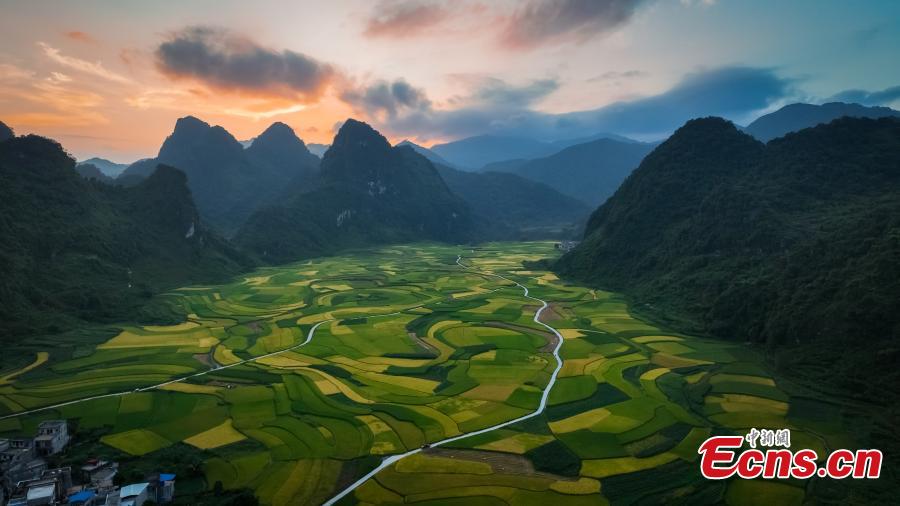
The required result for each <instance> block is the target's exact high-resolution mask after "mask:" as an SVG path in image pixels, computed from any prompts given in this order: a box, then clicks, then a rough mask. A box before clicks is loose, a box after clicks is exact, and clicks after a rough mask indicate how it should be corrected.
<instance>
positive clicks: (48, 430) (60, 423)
mask: <svg viewBox="0 0 900 506" xmlns="http://www.w3.org/2000/svg"><path fill="white" fill-rule="evenodd" d="M67 444H69V428H68V424H66V421H65V420H47V421H46V422H41V424H40V425H38V435H37V437H35V438H34V445H35V447H37V451H38V453H40V454H41V455H55V454H57V453H59V452H61V451H62V450H63V448H65V446H66V445H67Z"/></svg>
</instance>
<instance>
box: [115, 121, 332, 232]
mask: <svg viewBox="0 0 900 506" xmlns="http://www.w3.org/2000/svg"><path fill="white" fill-rule="evenodd" d="M318 163H319V160H318V158H317V157H315V155H312V154H311V153H310V152H309V151H308V150H307V149H306V145H305V144H304V143H303V141H302V140H300V139H299V138H298V137H297V136H296V135H295V134H294V132H293V130H291V128H290V127H288V126H287V125H285V124H283V123H275V124H273V125H272V126H270V127H269V128H268V129H266V131H265V132H263V133H262V134H261V135H259V136H258V137H256V138H255V139H254V141H253V144H251V145H250V146H249V147H248V148H246V149H244V147H243V145H242V144H241V143H240V142H238V141H237V140H236V139H235V138H234V136H232V135H231V134H230V133H228V131H226V130H225V129H224V128H222V127H220V126H210V125H209V124H207V123H205V122H203V121H201V120H199V119H197V118H195V117H192V116H186V117H184V118H180V119H179V120H178V121H177V122H176V124H175V129H174V131H173V132H172V134H171V135H169V137H167V138H166V140H165V142H163V145H162V147H160V150H159V154H158V155H157V157H156V158H152V159H148V160H142V161H140V162H136V163H134V164H132V165H131V166H129V167H128V169H126V170H125V171H124V172H123V173H122V177H131V176H139V177H147V176H148V175H149V174H151V173H152V172H153V171H154V170H155V169H156V167H157V166H158V165H160V164H165V165H171V166H173V167H178V168H179V169H181V170H183V171H184V172H185V174H187V177H188V185H189V186H190V187H191V190H192V192H193V193H194V196H195V200H196V202H197V207H198V208H199V209H200V212H201V214H203V215H204V217H205V218H206V219H207V220H209V221H210V222H211V223H212V224H213V225H215V226H216V227H218V228H219V229H220V230H222V231H224V232H232V231H234V230H236V229H237V228H238V227H240V225H241V224H242V223H243V222H244V220H245V219H246V218H247V217H248V216H250V214H252V213H253V211H254V210H256V209H257V208H258V207H259V206H261V205H264V204H267V203H268V201H269V200H270V199H272V198H274V197H275V196H277V195H278V194H279V193H280V192H282V191H283V189H284V188H285V187H286V186H288V185H290V184H292V183H293V181H294V180H295V179H296V178H301V179H303V178H309V177H311V175H312V174H314V173H315V172H316V171H317V170H318Z"/></svg>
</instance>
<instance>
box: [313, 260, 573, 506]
mask: <svg viewBox="0 0 900 506" xmlns="http://www.w3.org/2000/svg"><path fill="white" fill-rule="evenodd" d="M456 264H457V265H459V266H460V267H462V268H463V269H466V270H470V271H472V272H476V273H478V274H481V275H484V276H493V277H496V278H500V279H503V280H505V281H509V282H510V283H515V285H516V286H518V287H519V288H521V289H522V292H523V294H524V296H525V297H526V298H528V299H531V300H534V301H537V302H540V303H541V307H540V308H539V309H538V310H537V311H535V313H534V318H533V320H534V323H537V324H538V325H541V326H542V327H545V328H546V329H547V330H549V331H550V332H553V334H554V335H555V336H556V346H554V347H553V356H554V357H555V358H556V368H555V369H553V374H551V375H550V381H549V382H548V383H547V387H546V388H544V392H543V393H542V394H541V402H540V404H538V407H537V409H535V410H534V411H532V412H531V413H528V414H527V415H522V416H520V417H518V418H513V419H512V420H508V421H505V422H503V423H499V424H497V425H492V426H490V427H485V428H484V429H479V430H476V431H472V432H467V433H465V434H460V435H458V436H453V437H449V438H447V439H442V440H440V441H435V442H434V443H431V444H429V445H426V446H424V447H422V448H415V449H413V450H410V451H408V452H406V453H398V454H396V455H391V456H388V457H385V458H384V459H383V460H382V461H381V464H379V465H378V467H376V468H375V469H373V470H371V471H369V472H368V473H366V474H365V475H364V476H363V477H362V478H360V479H358V480H356V481H355V482H353V483H351V484H350V485H349V486H347V488H345V489H344V490H341V491H340V492H339V493H338V494H337V495H335V496H334V497H332V498H331V499H329V500H327V501H325V503H324V505H325V506H330V505H332V504H335V503H336V502H337V501H340V500H341V499H343V498H344V497H346V496H347V495H348V494H350V493H351V492H353V491H354V490H356V489H357V488H359V487H360V486H362V484H363V483H365V482H366V481H368V480H369V478H371V477H373V476H375V475H376V474H378V473H379V472H380V471H381V470H382V469H384V468H386V467H388V466H390V465H391V464H394V463H395V462H397V461H399V460H401V459H403V458H405V457H409V456H410V455H415V454H417V453H419V452H421V451H422V450H423V449H425V448H433V447H436V446H441V445H445V444H447V443H452V442H454V441H459V440H460V439H465V438H467V437H472V436H477V435H479V434H485V433H488V432H492V431H495V430H498V429H502V428H504V427H508V426H510V425H512V424H514V423H518V422H521V421H523V420H527V419H529V418H533V417H535V416H538V415H540V414H541V413H543V412H544V410H545V409H546V408H547V398H548V397H549V396H550V390H551V389H552V388H553V384H554V383H556V377H557V375H559V370H560V369H562V365H563V361H562V357H560V356H559V349H560V347H562V342H563V336H562V335H561V334H560V333H559V332H558V331H557V330H556V329H554V328H553V327H551V326H550V325H547V324H546V323H544V322H542V321H541V313H543V312H544V310H545V309H547V308H548V307H549V304H548V303H547V301H545V300H543V299H539V298H537V297H534V296H532V295H529V293H528V287H526V286H525V285H523V284H521V283H519V282H517V281H513V280H511V279H509V278H506V277H504V276H501V275H499V274H492V273H484V272H479V271H476V270H474V269H470V268H468V267H466V266H465V265H463V263H462V255H460V256H457V257H456Z"/></svg>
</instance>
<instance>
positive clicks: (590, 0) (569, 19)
mask: <svg viewBox="0 0 900 506" xmlns="http://www.w3.org/2000/svg"><path fill="white" fill-rule="evenodd" d="M641 3H643V0H531V1H530V2H528V3H527V4H525V5H524V6H522V7H520V8H519V9H518V10H516V11H515V12H514V13H513V14H512V15H511V16H510V17H509V18H508V19H507V21H506V26H505V28H504V30H503V32H502V33H501V38H500V41H501V43H502V44H503V45H504V46H506V47H508V48H513V49H531V48H534V47H537V46H540V45H543V44H546V43H560V42H568V41H574V42H583V41H585V40H588V39H590V38H591V37H594V36H596V35H600V34H604V33H607V32H610V31H612V30H615V29H616V28H618V27H620V26H622V25H624V24H625V23H627V22H628V21H629V20H630V19H631V16H632V15H633V14H634V11H635V9H636V8H637V7H638V5H640V4H641Z"/></svg>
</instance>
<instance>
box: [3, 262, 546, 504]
mask: <svg viewBox="0 0 900 506" xmlns="http://www.w3.org/2000/svg"><path fill="white" fill-rule="evenodd" d="M456 264H457V265H459V266H460V267H462V268H463V269H465V270H467V271H470V272H473V273H476V274H479V275H482V276H491V277H495V278H499V279H502V280H504V281H508V282H510V283H513V284H515V285H516V286H517V287H519V288H521V289H522V292H523V295H524V296H525V297H526V298H528V299H531V300H534V301H536V302H540V303H541V307H540V308H539V309H538V310H537V311H535V313H534V318H533V320H534V322H535V323H537V324H538V325H541V326H542V327H545V328H546V329H547V330H549V331H550V332H552V333H553V334H554V335H555V336H556V345H555V346H554V348H553V356H554V358H556V368H554V369H553V374H551V375H550V381H549V382H548V383H547V386H546V388H544V391H543V392H542V394H541V402H540V404H538V407H537V409H535V410H534V411H533V412H531V413H528V414H527V415H523V416H520V417H518V418H514V419H512V420H508V421H505V422H502V423H499V424H497V425H492V426H490V427H485V428H484V429H480V430H476V431H472V432H467V433H465V434H459V435H457V436H453V437H449V438H447V439H442V440H440V441H435V442H433V443H431V444H429V445H427V446H428V447H435V446H441V445H445V444H447V443H452V442H454V441H459V440H460V439H465V438H467V437H472V436H477V435H479V434H485V433H487V432H492V431H495V430H498V429H502V428H504V427H507V426H510V425H512V424H514V423H518V422H521V421H523V420H527V419H529V418H533V417H535V416H538V415H540V414H541V413H543V412H544V410H545V409H546V408H547V398H548V397H549V396H550V390H551V389H552V388H553V385H554V383H556V377H557V376H558V375H559V371H560V369H562V365H563V360H562V357H560V356H559V349H560V347H562V342H563V337H562V335H561V334H560V333H559V332H558V331H557V330H556V329H554V328H553V327H551V326H550V325H547V324H546V323H544V322H542V321H541V313H543V312H544V310H545V309H547V308H548V307H549V304H548V303H547V301H545V300H543V299H539V298H537V297H534V296H532V295H530V294H529V293H528V287H526V286H525V285H523V284H521V283H519V282H517V281H513V280H511V279H509V278H507V277H504V276H501V275H500V274H494V273H487V272H481V271H478V270H475V269H472V268H470V267H468V266H466V265H464V264H463V263H462V255H458V256H457V257H456ZM497 290H499V288H498V289H497ZM493 291H496V290H493ZM423 305H424V304H419V305H417V306H412V307H408V308H404V309H401V310H399V311H394V312H391V313H382V314H375V315H367V316H365V317H366V318H378V317H384V316H393V315H398V314H401V313H403V312H404V311H409V310H410V309H415V308H419V307H422V306H423ZM357 317H360V316H357ZM333 321H335V318H330V319H328V320H322V321H320V322H318V323H316V324H315V325H313V326H312V327H311V328H310V329H309V332H308V333H307V334H306V339H305V340H304V341H303V342H302V343H299V344H296V345H294V346H291V347H290V348H285V349H283V350H279V351H275V352H272V353H267V354H265V355H260V356H258V357H253V358H248V359H245V360H241V361H239V362H235V363H233V364H228V365H223V366H218V367H214V368H212V369H209V370H206V371H200V372H198V373H195V374H190V375H188V376H183V377H180V378H175V379H172V380H169V381H165V382H163V383H158V384H156V385H150V386H146V387H142V388H135V389H134V390H126V391H123V392H113V393H109V394H102V395H95V396H91V397H83V398H80V399H75V400H71V401H67V402H61V403H58V404H53V405H49V406H43V407H40V408H35V409H30V410H27V411H20V412H18V413H13V414H9V415H5V416H0V420H4V419H7V418H15V417H19V416H24V415H28V414H31V413H38V412H41V411H46V410H50V409H56V408H61V407H63V406H70V405H72V404H78V403H81V402H88V401H92V400H96V399H103V398H106V397H121V396H125V395H129V394H132V393H136V392H145V391H147V390H154V389H157V388H161V387H164V386H166V385H171V384H173V383H180V382H183V381H186V380H188V379H191V378H196V377H198V376H204V375H206V374H210V373H212V372H217V371H221V370H222V369H227V368H229V367H236V366H239V365H243V364H247V363H250V362H256V361H258V360H262V359H264V358H268V357H273V356H275V355H279V354H281V353H284V352H287V351H291V350H295V349H297V348H300V347H303V346H306V345H307V344H309V343H310V342H311V341H312V339H313V336H314V335H315V333H316V330H317V329H318V328H319V327H320V326H322V325H324V324H326V323H330V322H333ZM422 450H423V448H415V449H413V450H410V451H408V452H406V453H399V454H396V455H390V456H388V457H385V458H384V459H383V460H382V461H381V464H380V465H379V466H378V467H376V468H375V469H373V470H371V471H369V472H368V473H366V474H365V476H363V477H362V478H360V479H358V480H356V481H355V482H353V483H352V484H350V485H349V486H348V487H346V488H344V489H343V490H341V491H340V492H339V493H338V494H337V495H335V496H334V497H332V498H331V499H329V500H328V501H326V502H325V503H324V504H325V505H332V504H334V503H336V502H337V501H339V500H341V499H342V498H344V497H345V496H347V495H348V494H350V493H351V492H353V491H354V490H356V489H357V488H359V487H360V486H361V485H362V484H363V483H365V482H366V481H368V480H369V478H371V477H373V476H375V475H376V474H378V472H379V471H381V470H382V469H384V468H386V467H388V466H390V465H391V464H393V463H395V462H397V461H399V460H401V459H403V458H405V457H409V456H410V455H415V454H416V453H419V452H421V451H422Z"/></svg>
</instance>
